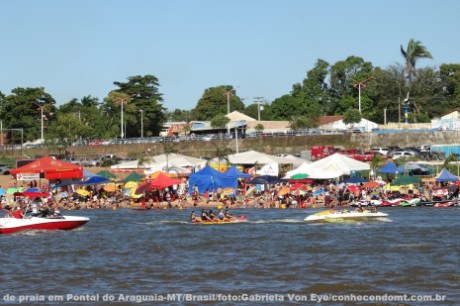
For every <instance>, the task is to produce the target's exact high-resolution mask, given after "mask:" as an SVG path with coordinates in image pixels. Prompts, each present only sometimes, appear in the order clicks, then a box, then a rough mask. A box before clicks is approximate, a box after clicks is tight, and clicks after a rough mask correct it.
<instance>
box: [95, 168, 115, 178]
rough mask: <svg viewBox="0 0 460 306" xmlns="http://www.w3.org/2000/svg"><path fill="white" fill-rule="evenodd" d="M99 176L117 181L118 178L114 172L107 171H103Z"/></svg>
mask: <svg viewBox="0 0 460 306" xmlns="http://www.w3.org/2000/svg"><path fill="white" fill-rule="evenodd" d="M97 175H99V176H103V177H105V178H108V179H116V178H118V176H116V175H115V174H113V173H112V172H110V171H107V170H101V171H99V172H98V173H97Z"/></svg>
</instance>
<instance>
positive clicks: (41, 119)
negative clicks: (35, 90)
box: [33, 101, 45, 142]
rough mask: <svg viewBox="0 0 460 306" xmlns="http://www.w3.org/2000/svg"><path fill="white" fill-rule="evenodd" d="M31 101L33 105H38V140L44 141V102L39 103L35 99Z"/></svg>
mask: <svg viewBox="0 0 460 306" xmlns="http://www.w3.org/2000/svg"><path fill="white" fill-rule="evenodd" d="M33 103H34V104H35V105H37V106H38V108H39V109H40V140H41V142H44V141H45V137H44V133H43V119H44V115H43V108H45V104H43V103H42V104H39V103H37V102H35V101H33Z"/></svg>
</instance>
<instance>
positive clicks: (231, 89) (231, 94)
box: [224, 86, 239, 135]
mask: <svg viewBox="0 0 460 306" xmlns="http://www.w3.org/2000/svg"><path fill="white" fill-rule="evenodd" d="M238 87H239V86H238ZM238 87H236V88H233V86H231V88H229V89H227V90H225V93H224V96H227V117H228V119H230V96H233V92H232V91H233V90H236V89H237V88H238ZM227 134H228V135H230V121H229V122H228V123H227Z"/></svg>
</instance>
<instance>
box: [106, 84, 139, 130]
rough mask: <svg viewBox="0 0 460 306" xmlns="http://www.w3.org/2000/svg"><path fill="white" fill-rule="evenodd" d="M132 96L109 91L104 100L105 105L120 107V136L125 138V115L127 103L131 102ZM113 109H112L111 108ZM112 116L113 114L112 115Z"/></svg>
mask: <svg viewBox="0 0 460 306" xmlns="http://www.w3.org/2000/svg"><path fill="white" fill-rule="evenodd" d="M132 97H133V95H131V96H129V95H128V94H126V93H124V92H120V91H115V90H113V91H111V92H110V93H109V95H108V97H107V99H106V101H107V103H111V104H116V105H119V106H120V121H119V122H120V135H123V137H126V136H127V135H126V130H127V125H126V122H127V120H126V114H127V113H128V112H127V108H128V105H129V103H130V102H131V99H132ZM112 109H113V108H112ZM112 114H113V113H112ZM122 120H123V122H122Z"/></svg>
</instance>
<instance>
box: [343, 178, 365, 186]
mask: <svg viewBox="0 0 460 306" xmlns="http://www.w3.org/2000/svg"><path fill="white" fill-rule="evenodd" d="M367 182H369V180H368V179H365V178H362V177H357V176H352V177H349V178H347V179H344V180H343V181H342V183H347V184H360V183H367Z"/></svg>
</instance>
